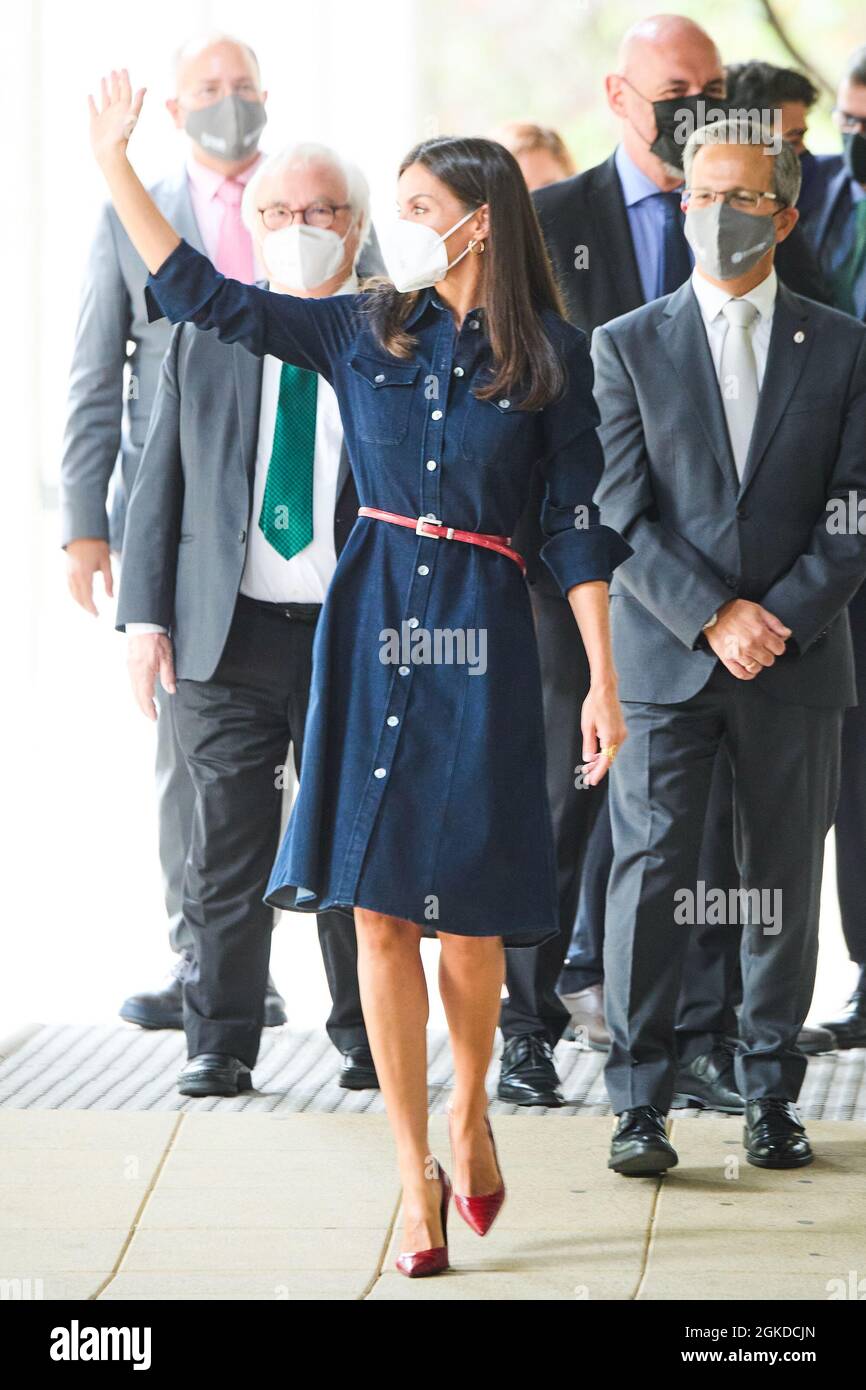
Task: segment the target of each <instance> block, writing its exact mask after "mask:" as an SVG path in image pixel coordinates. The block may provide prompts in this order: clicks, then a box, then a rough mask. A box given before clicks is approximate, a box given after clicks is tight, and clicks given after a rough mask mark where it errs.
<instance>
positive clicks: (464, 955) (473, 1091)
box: [439, 932, 505, 1197]
mask: <svg viewBox="0 0 866 1390" xmlns="http://www.w3.org/2000/svg"><path fill="white" fill-rule="evenodd" d="M439 941H440V943H441V946H442V954H441V956H440V958H439V992H440V994H441V995H442V1003H443V1004H444V1005H445V1013H446V1015H447V1018H448V1029H449V1032H450V1034H451V1051H452V1054H453V1057H454V1091H453V1094H452V1098H451V1138H452V1143H453V1145H454V1156H453V1160H452V1162H453V1172H452V1174H451V1176H452V1179H453V1182H454V1191H455V1192H459V1193H460V1194H461V1195H462V1196H464V1197H476V1196H483V1195H484V1194H486V1193H488V1192H493V1191H494V1190H495V1189H496V1188H497V1187H498V1186H499V1182H500V1175H499V1170H498V1168H497V1165H496V1159H495V1158H494V1155H493V1149H492V1147H491V1144H490V1137H489V1135H488V1133H487V1126H486V1125H485V1123H484V1117H485V1116H486V1114H487V1091H486V1089H485V1085H484V1079H485V1076H486V1073H487V1068H488V1066H489V1065H490V1057H491V1054H492V1052H493V1039H494V1034H495V1032H496V1025H497V1023H498V1021H499V1009H500V995H501V993H502V982H503V980H504V978H505V952H504V950H503V948H502V938H501V937H498V936H482V937H467V936H455V935H453V934H451V933H448V932H440V933H439Z"/></svg>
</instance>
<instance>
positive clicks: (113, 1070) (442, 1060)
mask: <svg viewBox="0 0 866 1390" xmlns="http://www.w3.org/2000/svg"><path fill="white" fill-rule="evenodd" d="M428 1040H429V1042H428V1056H429V1068H428V1076H429V1082H430V1108H431V1110H432V1111H433V1113H437V1112H439V1111H442V1110H443V1109H444V1107H445V1103H446V1100H447V1096H448V1091H449V1088H450V1086H451V1080H452V1071H451V1055H450V1050H449V1047H448V1037H447V1034H446V1033H445V1032H444V1031H442V1030H436V1029H430V1030H429V1032H428ZM499 1050H500V1049H499V1047H497V1048H496V1049H495V1052H496V1054H497V1055H496V1058H495V1059H494V1061H493V1063H492V1064H491V1067H490V1071H489V1073H488V1078H487V1083H488V1084H487V1089H488V1093H489V1094H490V1095H495V1094H496V1083H497V1081H498V1075H499V1061H498V1053H499ZM185 1059H186V1043H185V1039H184V1037H183V1034H181V1033H177V1032H145V1031H143V1030H142V1029H140V1028H132V1027H127V1026H126V1025H123V1024H105V1025H100V1026H89V1027H88V1026H84V1025H79V1024H70V1025H66V1026H64V1025H60V1024H55V1025H52V1026H50V1027H40V1026H39V1025H37V1024H34V1025H32V1026H31V1027H30V1028H28V1029H23V1030H22V1031H21V1033H19V1034H18V1035H16V1036H14V1037H12V1038H10V1039H8V1040H7V1042H6V1044H5V1045H4V1043H3V1042H2V1041H0V1110H2V1109H6V1108H12V1109H15V1110H29V1109H34V1108H36V1109H51V1110H56V1109H75V1110H124V1111H130V1110H170V1111H178V1110H182V1111H184V1112H190V1113H195V1112H199V1111H202V1110H207V1111H216V1112H218V1113H226V1112H228V1113H232V1112H235V1111H243V1112H245V1113H256V1112H267V1113H271V1114H278V1115H283V1114H292V1113H297V1112H301V1111H303V1112H305V1113H306V1112H309V1111H316V1112H321V1111H326V1112H328V1113H336V1114H341V1115H348V1114H360V1113H364V1114H381V1113H382V1098H381V1096H380V1095H379V1093H378V1092H376V1091H361V1092H351V1091H344V1090H341V1088H340V1087H339V1086H338V1084H337V1079H338V1073H339V1064H340V1058H339V1055H338V1054H337V1052H336V1051H335V1049H334V1048H333V1047H332V1046H331V1044H330V1042H329V1041H328V1038H327V1036H326V1035H325V1033H324V1032H323V1031H319V1030H316V1031H299V1030H296V1029H291V1028H279V1029H270V1028H269V1029H266V1031H265V1033H264V1036H263V1039H262V1047H261V1051H260V1054H259V1061H258V1064H257V1066H256V1069H255V1072H254V1075H253V1080H254V1082H255V1085H256V1088H257V1089H256V1090H255V1091H253V1092H250V1093H249V1094H247V1095H244V1096H242V1097H239V1098H238V1099H237V1100H216V1099H214V1100H185V1099H184V1097H183V1096H179V1095H178V1093H177V1090H176V1089H175V1078H176V1077H177V1074H178V1072H179V1071H180V1069H181V1067H182V1065H183V1063H184V1061H185ZM556 1062H557V1068H558V1071H559V1075H560V1077H561V1079H562V1084H563V1090H564V1092H565V1097H566V1100H567V1101H568V1105H567V1106H566V1107H565V1109H564V1110H556V1111H551V1112H546V1111H544V1110H542V1109H540V1108H539V1109H537V1110H531V1111H529V1112H527V1111H525V1110H519V1109H518V1107H517V1106H513V1105H503V1104H502V1103H501V1102H499V1101H493V1103H492V1105H491V1113H492V1114H494V1115H516V1114H520V1115H522V1116H523V1117H525V1116H526V1115H527V1113H528V1114H529V1115H530V1116H533V1115H535V1116H538V1115H544V1114H546V1113H550V1114H551V1115H555V1116H557V1117H566V1118H570V1117H577V1118H581V1119H584V1118H586V1117H589V1116H593V1115H609V1114H610V1106H609V1104H608V1099H607V1093H606V1091H605V1088H604V1080H603V1077H602V1068H603V1065H604V1055H603V1054H602V1053H598V1052H584V1051H581V1050H580V1049H579V1048H577V1047H575V1046H574V1045H573V1044H570V1043H560V1044H559V1046H558V1047H557V1049H556ZM800 1106H801V1109H802V1111H803V1114H804V1116H805V1117H806V1118H807V1119H810V1120H816V1119H823V1120H866V1049H863V1050H857V1051H852V1052H838V1053H828V1054H827V1055H826V1056H822V1057H813V1058H811V1059H810V1062H809V1069H808V1072H807V1075H806V1081H805V1084H804V1086H803V1090H802V1092H801V1095H800ZM864 1273H866V1270H864Z"/></svg>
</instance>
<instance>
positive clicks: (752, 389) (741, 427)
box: [719, 299, 758, 479]
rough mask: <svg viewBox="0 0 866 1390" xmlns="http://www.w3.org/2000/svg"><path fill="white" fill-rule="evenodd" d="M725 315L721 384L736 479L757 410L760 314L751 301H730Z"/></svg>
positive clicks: (724, 312)
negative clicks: (755, 335)
mask: <svg viewBox="0 0 866 1390" xmlns="http://www.w3.org/2000/svg"><path fill="white" fill-rule="evenodd" d="M722 313H723V314H724V316H725V318H726V319H727V321H728V327H727V330H726V332H725V340H724V342H723V344H722V361H721V367H720V370H719V385H720V387H721V391H722V402H723V404H724V407H725V418H726V419H727V422H728V435H729V437H730V441H731V449H732V451H733V455H734V465H735V467H736V470H737V477H738V478H740V479H742V476H743V470H744V468H745V466H746V458H747V456H748V453H749V441H750V440H751V438H752V429H753V427H754V424H755V414H756V412H757V409H758V368H757V364H756V362H755V353H754V349H753V348H752V335H751V332H750V329H751V326H752V324H753V323H754V321H755V319H756V318H757V317H758V311H757V309H756V308H755V306H754V304H751V303H750V302H749V300H748V299H729V300H728V302H727V304H724V305H723V306H722Z"/></svg>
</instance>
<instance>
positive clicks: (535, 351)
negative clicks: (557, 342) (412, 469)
mask: <svg viewBox="0 0 866 1390" xmlns="http://www.w3.org/2000/svg"><path fill="white" fill-rule="evenodd" d="M411 164H423V165H424V168H425V169H428V170H429V171H430V173H431V174H433V175H434V177H435V178H437V179H441V181H442V183H444V184H445V186H446V187H447V188H448V189H450V191H451V192H452V193H453V194H454V196H455V197H456V198H457V199H458V200H459V202H460V204H461V206H462V207H463V209H464V210H465V211H466V212H472V211H474V210H475V208H477V207H480V206H481V204H482V203H487V204H488V207H489V218H490V236H489V238H488V240H487V244H486V248H485V251H484V253H483V255H482V257H481V266H482V274H481V293H480V299H481V302H482V303H483V305H484V308H485V310H486V318H487V333H488V337H489V339H490V345H491V348H492V351H493V363H494V366H493V375H492V377H491V379H490V381H489V382H488V383H486V384H485V385H483V386H481V387H479V388H478V389H477V390H476V392H475V394H476V396H478V397H479V399H481V400H489V399H491V398H492V397H495V396H501V395H514V396H515V398H517V396H518V392H519V394H520V400H521V404H522V405H523V406H524V408H526V409H528V410H540V409H541V407H542V406H545V405H547V404H548V403H549V402H550V401H552V400H555V399H556V397H557V396H559V395H560V394H561V392H562V390H563V387H564V385H565V369H564V367H563V365H562V361H561V358H560V356H559V353H558V352H557V351H556V348H555V347H554V345H553V343H552V342H551V341H550V338H549V336H548V334H547V332H546V331H545V328H544V324H543V323H542V320H541V313H542V311H543V310H545V309H552V310H553V311H554V312H555V313H557V314H560V315H561V314H562V312H563V309H562V301H561V299H560V297H559V291H558V290H557V288H556V282H555V280H554V278H553V272H552V270H551V268H550V261H549V260H548V258H547V252H546V250H545V247H544V241H543V239H542V235H541V228H540V227H539V224H538V218H537V217H536V214H535V208H534V207H533V205H532V199H531V198H530V196H529V193H528V191H527V188H526V184H525V182H524V179H523V174H522V173H521V171H520V166H519V164H518V163H517V160H516V159H515V158H514V156H513V155H512V154H510V153H509V151H508V150H507V149H506V148H505V146H504V145H500V144H499V143H498V142H497V141H496V140H482V139H475V138H473V139H459V138H457V137H454V136H440V137H437V138H436V139H435V140H423V141H422V142H421V144H419V145H416V146H415V147H414V149H411V150H410V151H409V153H408V154H407V155H406V157H405V159H404V160H403V162H402V164H401V165H400V173H401V174H403V173H404V172H405V170H406V169H408V168H409V166H410V165H411ZM418 293H419V291H415V292H413V293H409V294H400V293H399V291H397V290H396V289H395V288H394V286H393V285H392V284H391V283H390V282H381V281H380V282H378V283H377V282H374V283H373V284H372V285H371V287H370V294H369V297H368V301H367V303H368V311H369V315H370V321H371V326H372V328H373V331H374V333H375V334H376V337H377V338H378V340H379V343H380V344H381V346H382V347H383V348H385V349H386V351H388V352H390V353H392V354H393V355H394V356H395V357H411V356H412V353H413V351H414V349H415V339H414V338H413V337H412V336H411V334H410V333H408V332H407V330H406V328H405V326H404V325H405V322H406V319H407V317H408V316H409V314H410V313H411V312H412V309H413V307H414V305H415V303H416V301H417V298H418Z"/></svg>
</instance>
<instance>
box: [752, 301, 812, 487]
mask: <svg viewBox="0 0 866 1390" xmlns="http://www.w3.org/2000/svg"><path fill="white" fill-rule="evenodd" d="M808 318H809V312H808V300H805V299H799V298H795V297H794V296H793V295H792V294H791V293H790V291H789V290H786V289H785V286H784V285H782V284H781V283H780V284H779V287H778V290H777V291H776V305H775V309H774V311H773V328H772V331H771V333H770V346H769V349H768V351H767V365H766V368H765V370H764V380H763V382H762V384H761V394H760V396H759V397H758V410H757V414H756V415H755V425H754V428H753V430H752V438H751V442H750V444H749V455H748V458H747V459H746V466H745V468H744V469H743V482H742V486H741V488H740V496H742V494H743V493H744V492H745V491H746V489H747V488H748V487H749V485H750V484H751V482H752V480H753V478H754V476H755V473H756V472H757V470H758V468H759V467H760V464H761V460H762V459H763V457H764V455H765V454H766V452H767V447H768V445H769V443H770V440H771V439H772V437H773V435H774V434H775V432H776V428H777V426H778V424H779V421H780V419H781V418H782V415H783V414H784V412H785V408H786V407H787V404H788V401H789V400H790V399H791V396H792V394H793V392H794V390H795V388H796V386H797V383H798V381H799V380H800V376H801V375H802V372H803V368H804V367H805V365H806V359H807V357H808V356H809V350H810V348H811V346H812V337H813V334H811V333H810V332H809V331H808V328H807V321H808ZM797 334H801V335H802V336H801V337H800V340H799V342H798V341H797V338H796V336H795V335H797Z"/></svg>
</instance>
